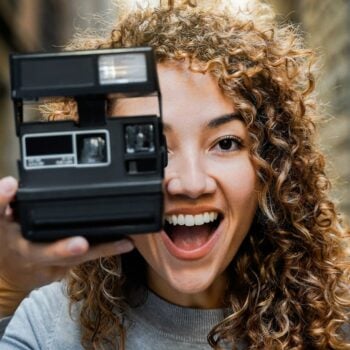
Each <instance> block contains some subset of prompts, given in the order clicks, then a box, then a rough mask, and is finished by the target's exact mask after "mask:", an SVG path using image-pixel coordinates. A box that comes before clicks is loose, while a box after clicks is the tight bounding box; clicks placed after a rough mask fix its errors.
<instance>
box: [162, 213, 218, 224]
mask: <svg viewBox="0 0 350 350" xmlns="http://www.w3.org/2000/svg"><path fill="white" fill-rule="evenodd" d="M217 217H218V213H216V212H205V213H203V214H196V215H189V214H186V215H185V214H179V215H175V214H173V215H166V216H165V220H166V221H167V222H168V223H169V224H172V225H185V226H194V225H203V224H207V223H209V222H213V221H215V220H216V219H217Z"/></svg>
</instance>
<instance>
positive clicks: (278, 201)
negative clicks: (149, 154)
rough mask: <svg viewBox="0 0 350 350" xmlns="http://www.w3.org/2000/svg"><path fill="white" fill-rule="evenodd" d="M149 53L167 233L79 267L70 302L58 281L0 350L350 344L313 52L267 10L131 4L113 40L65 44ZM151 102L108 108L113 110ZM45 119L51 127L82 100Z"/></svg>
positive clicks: (29, 303)
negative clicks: (159, 114) (157, 88)
mask: <svg viewBox="0 0 350 350" xmlns="http://www.w3.org/2000/svg"><path fill="white" fill-rule="evenodd" d="M146 45H149V46H152V47H153V48H154V50H155V53H156V57H157V59H158V73H159V79H160V85H161V90H162V96H163V105H164V123H165V128H164V130H165V134H166V139H167V145H168V150H169V165H168V167H167V168H166V175H165V181H164V194H165V220H166V223H165V226H164V230H163V231H162V232H160V233H153V234H151V233H150V234H142V235H134V236H132V237H130V239H131V240H132V241H133V243H134V245H135V247H136V250H135V251H133V252H131V253H128V254H125V255H121V256H113V257H110V258H101V259H100V260H95V261H92V262H89V263H85V264H83V265H80V266H78V267H76V268H74V269H73V270H72V272H71V274H70V276H69V278H68V279H67V281H66V285H67V294H68V296H67V298H66V296H65V292H62V287H64V288H65V286H66V285H65V284H64V285H63V284H55V285H51V286H49V287H45V288H43V289H42V290H40V291H38V292H35V293H33V294H32V296H31V298H29V299H28V300H26V301H25V302H24V303H23V304H22V305H21V306H20V308H19V309H18V311H17V313H16V314H15V316H14V318H13V319H12V321H11V323H10V324H9V326H8V328H7V331H6V333H5V335H4V337H3V339H2V342H0V348H1V349H22V348H34V349H39V348H40V349H60V348H64V349H80V348H81V345H80V344H82V346H83V347H84V348H92V349H100V348H106V349H111V348H115V346H116V345H117V348H118V349H165V348H167V349H206V348H210V347H211V348H215V349H221V348H225V349H226V348H227V349H235V348H238V349H331V348H332V349H349V348H350V343H348V342H346V339H345V334H344V332H345V328H344V327H345V325H346V324H347V322H348V317H349V311H348V310H349V306H350V296H349V288H348V279H349V263H348V260H347V256H346V249H345V248H346V244H347V241H346V240H347V239H348V236H347V232H346V230H345V229H344V228H342V226H341V223H340V221H339V218H338V216H337V213H336V209H335V206H334V204H333V202H332V201H331V200H330V198H329V195H328V189H329V186H330V182H329V180H328V178H327V176H326V175H325V170H324V166H325V164H324V163H325V160H324V157H323V155H322V154H321V153H320V152H319V150H318V148H317V146H316V144H315V140H314V138H315V122H316V120H317V119H318V116H319V115H318V113H319V112H318V111H317V108H316V107H317V105H316V102H315V99H314V96H313V94H312V91H313V89H314V75H313V73H312V67H313V55H312V52H311V51H309V50H306V49H304V48H303V46H302V43H301V41H300V38H299V37H298V35H297V33H296V32H295V29H294V28H293V27H290V26H285V27H279V26H277V24H276V23H275V22H274V20H273V18H272V17H271V13H270V10H269V8H267V7H266V6H263V5H261V4H260V5H257V6H256V8H254V9H253V10H252V12H251V13H249V14H248V15H246V14H243V13H241V12H237V13H235V12H234V10H232V9H230V8H227V9H217V10H215V8H212V9H210V10H209V9H206V10H202V9H200V8H197V7H195V6H194V5H191V4H183V5H176V6H175V5H173V4H172V5H170V6H169V7H164V8H163V7H159V8H155V9H152V8H148V9H143V10H136V11H134V12H132V13H129V14H128V15H127V16H125V17H124V18H122V19H120V21H119V22H118V24H117V26H116V27H115V28H114V29H113V31H112V33H111V36H110V37H109V38H107V39H99V40H82V41H81V40H80V41H76V42H75V43H73V44H72V46H71V47H70V48H71V49H82V48H118V47H133V46H146ZM154 108H155V104H153V102H152V100H149V99H148V100H147V101H146V99H144V98H135V99H129V100H124V101H120V100H118V101H114V100H111V103H110V106H109V109H110V113H111V115H118V116H127V115H132V114H135V113H136V114H138V113H141V114H143V113H153V112H154ZM46 110H48V117H49V118H52V119H57V118H62V116H67V117H68V116H71V115H72V114H74V105H72V104H71V103H65V104H61V103H55V104H52V105H51V106H48V108H46ZM68 304H69V306H70V307H68ZM68 310H70V312H69V311H68ZM69 315H71V316H72V319H71V318H70V316H69ZM19 327H21V328H20V329H23V330H27V331H21V332H19ZM19 333H20V334H19ZM207 337H208V339H207V340H206V338H207ZM26 346H27V347H26Z"/></svg>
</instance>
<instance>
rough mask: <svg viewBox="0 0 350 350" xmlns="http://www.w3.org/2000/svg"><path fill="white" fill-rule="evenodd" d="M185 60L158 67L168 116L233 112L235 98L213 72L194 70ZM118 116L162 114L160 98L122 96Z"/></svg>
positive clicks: (165, 111)
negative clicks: (222, 87) (229, 95)
mask: <svg viewBox="0 0 350 350" xmlns="http://www.w3.org/2000/svg"><path fill="white" fill-rule="evenodd" d="M187 66H188V64H186V63H185V62H182V63H176V62H175V63H174V62H167V63H161V64H158V66H157V71H158V77H159V84H160V89H161V93H162V102H163V111H164V118H165V119H168V118H170V116H179V114H181V115H183V114H187V115H192V116H194V115H197V116H198V115H203V116H207V117H210V116H212V115H216V114H220V113H221V114H222V113H228V112H232V111H233V103H232V101H231V100H230V99H229V98H228V97H226V96H224V94H223V93H222V92H221V90H220V88H219V86H218V84H217V81H216V80H215V78H214V77H212V76H211V75H210V74H202V73H197V72H192V71H190V70H189V69H188V67H187ZM112 112H113V113H116V114H118V115H135V114H158V100H157V97H155V96H151V97H136V98H125V99H119V100H118V101H117V102H116V103H115V105H114V108H113V111H112Z"/></svg>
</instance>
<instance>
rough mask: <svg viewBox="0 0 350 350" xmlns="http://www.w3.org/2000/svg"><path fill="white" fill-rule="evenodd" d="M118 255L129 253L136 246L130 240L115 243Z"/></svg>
mask: <svg viewBox="0 0 350 350" xmlns="http://www.w3.org/2000/svg"><path fill="white" fill-rule="evenodd" d="M115 246H116V248H117V249H118V253H119V254H122V253H127V252H130V251H131V250H133V249H134V248H135V246H134V244H133V243H132V242H131V241H130V240H129V239H122V240H120V241H118V242H116V243H115Z"/></svg>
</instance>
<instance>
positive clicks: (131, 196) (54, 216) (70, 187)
mask: <svg viewBox="0 0 350 350" xmlns="http://www.w3.org/2000/svg"><path fill="white" fill-rule="evenodd" d="M10 64H11V83H12V98H13V101H14V107H15V119H16V131H17V136H18V137H19V141H20V151H21V157H20V160H19V161H18V172H19V180H20V181H19V189H18V192H17V196H16V201H15V202H14V209H15V213H16V216H17V217H18V220H19V222H20V224H21V227H22V232H23V235H24V236H25V237H26V238H27V239H30V240H33V241H52V240H56V239H60V238H64V237H68V236H72V235H82V236H84V237H86V238H87V239H88V240H89V241H91V242H98V241H107V240H117V239H120V238H122V237H123V236H125V235H129V234H135V233H146V232H157V231H159V230H160V229H161V227H162V225H163V193H162V181H163V177H164V167H165V166H166V163H167V152H166V143H165V138H164V136H163V131H162V108H161V94H160V90H159V84H158V78H157V72H156V65H155V59H154V55H153V51H152V50H151V48H148V47H146V48H128V49H109V50H90V51H73V52H61V53H41V54H14V55H11V57H10ZM110 94H113V96H114V97H115V98H118V96H123V97H125V96H149V95H155V96H157V98H158V106H159V115H138V116H130V117H129V116H128V117H118V116H107V101H108V96H109V95H110ZM52 96H55V97H56V96H59V97H62V96H63V97H71V98H74V99H75V101H76V103H77V109H78V121H73V120H66V121H35V122H24V119H23V104H24V103H25V102H26V101H31V100H38V99H40V98H43V97H52Z"/></svg>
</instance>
